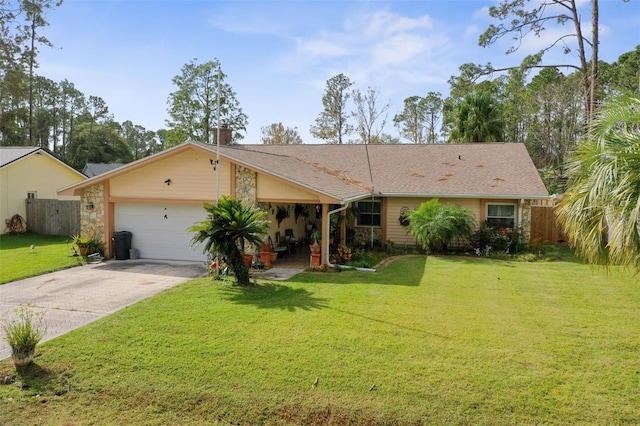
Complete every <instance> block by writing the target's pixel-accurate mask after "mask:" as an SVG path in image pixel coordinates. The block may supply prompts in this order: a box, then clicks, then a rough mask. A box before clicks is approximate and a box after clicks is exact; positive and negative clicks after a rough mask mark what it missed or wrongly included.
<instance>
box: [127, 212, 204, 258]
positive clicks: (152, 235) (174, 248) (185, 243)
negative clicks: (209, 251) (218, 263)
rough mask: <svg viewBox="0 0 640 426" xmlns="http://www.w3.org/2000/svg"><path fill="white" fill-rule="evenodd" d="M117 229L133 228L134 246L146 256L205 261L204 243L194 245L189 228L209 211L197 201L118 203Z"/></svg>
mask: <svg viewBox="0 0 640 426" xmlns="http://www.w3.org/2000/svg"><path fill="white" fill-rule="evenodd" d="M115 210H116V214H115V227H116V231H129V232H131V233H132V234H133V235H132V238H131V246H132V247H133V248H136V249H138V251H139V254H140V257H141V258H144V259H172V260H196V261H205V260H206V255H205V254H203V253H202V248H203V246H202V245H200V246H197V247H194V248H192V247H191V245H190V243H191V238H192V237H193V234H192V233H190V232H188V231H187V229H188V228H189V227H190V226H192V225H193V224H194V223H196V222H198V221H201V220H204V219H206V217H207V212H206V211H205V210H204V209H203V208H202V207H201V206H196V205H161V204H142V203H140V204H136V203H117V204H116V208H115Z"/></svg>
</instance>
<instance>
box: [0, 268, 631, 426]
mask: <svg viewBox="0 0 640 426" xmlns="http://www.w3.org/2000/svg"><path fill="white" fill-rule="evenodd" d="M638 324H640V285H639V283H638V278H637V277H634V276H633V275H632V274H630V273H624V272H622V271H619V270H616V269H613V270H609V271H608V273H607V272H605V271H600V270H597V269H592V268H590V267H589V266H585V265H582V264H580V263H579V262H577V261H576V260H575V259H573V258H569V259H568V260H565V261H559V262H552V263H543V262H539V263H515V262H506V261H499V260H491V259H484V258H472V257H446V258H440V257H429V258H428V259H427V258H425V257H407V258H402V259H400V260H397V261H395V262H392V263H390V264H388V266H386V267H385V268H384V269H383V270H381V271H378V272H376V273H367V272H355V271H350V272H342V273H325V274H323V273H305V274H300V275H298V276H296V277H294V278H293V279H292V280H291V281H289V282H285V283H274V282H264V283H261V285H260V286H258V287H257V288H252V289H249V290H241V289H237V288H234V287H222V286H221V284H220V283H213V282H212V281H211V280H209V279H206V278H201V279H196V280H193V281H190V282H188V283H186V284H184V285H181V286H179V287H176V288H174V289H171V290H168V291H166V292H163V293H161V294H160V295H158V296H156V297H154V298H152V299H148V300H145V301H143V302H141V303H138V304H136V305H135V306H132V307H130V308H127V309H125V310H123V311H120V312H118V313H116V314H114V315H111V316H109V317H106V318H104V319H102V320H99V321H97V322H95V323H92V324H90V325H88V326H86V327H84V328H82V329H80V330H76V331H74V332H71V333H68V334H66V335H64V336H62V337H59V338H57V339H55V340H53V341H50V342H47V343H45V344H44V345H43V346H42V347H41V348H40V350H39V356H37V357H36V364H35V365H33V366H32V367H30V368H28V369H26V370H24V371H21V372H19V374H18V375H17V377H16V382H15V383H14V384H11V385H6V386H1V387H0V401H1V406H2V409H1V410H0V424H48V425H91V424H100V425H109V424H113V425H120V424H123V425H124V424H145V425H166V424H172V425H186V424H225V425H226V424H243V425H245V424H247V425H249V424H251V425H254V424H293V425H300V424H322V423H329V424H389V425H399V424H408V425H416V424H576V423H579V424H637V422H638V419H640V363H639V360H638V353H639V351H640V336H639V332H638ZM12 374H15V373H14V371H13V369H12V367H11V366H10V364H9V361H7V360H5V361H3V362H1V363H0V377H4V376H5V375H12ZM316 378H317V384H316V385H315V386H314V382H315V381H316ZM374 385H375V387H374Z"/></svg>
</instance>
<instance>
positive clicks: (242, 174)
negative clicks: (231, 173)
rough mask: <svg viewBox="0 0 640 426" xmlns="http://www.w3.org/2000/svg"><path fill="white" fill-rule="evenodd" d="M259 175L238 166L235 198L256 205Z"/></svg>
mask: <svg viewBox="0 0 640 426" xmlns="http://www.w3.org/2000/svg"><path fill="white" fill-rule="evenodd" d="M257 182H258V173H256V172H254V171H253V170H250V169H247V168H245V167H242V166H236V194H235V197H236V198H237V199H238V200H240V201H242V202H243V203H245V204H250V205H254V206H255V205H256V202H257V200H256V198H257V196H256V186H257Z"/></svg>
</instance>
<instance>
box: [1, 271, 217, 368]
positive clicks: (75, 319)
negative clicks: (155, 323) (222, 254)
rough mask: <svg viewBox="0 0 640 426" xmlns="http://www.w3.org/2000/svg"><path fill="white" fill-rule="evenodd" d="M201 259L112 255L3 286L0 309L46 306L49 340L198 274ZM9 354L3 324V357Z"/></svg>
mask: <svg viewBox="0 0 640 426" xmlns="http://www.w3.org/2000/svg"><path fill="white" fill-rule="evenodd" d="M205 274H206V269H205V266H204V264H203V263H198V262H177V261H154V260H146V259H137V260H112V261H109V262H105V263H96V264H89V265H84V266H79V267H75V268H71V269H65V270H63V271H58V272H53V273H50V274H45V275H40V276H38V277H34V278H28V279H25V280H20V281H15V282H12V283H8V284H4V285H0V313H1V314H2V318H3V319H4V318H7V315H10V314H11V313H12V312H13V311H14V309H15V308H16V307H18V306H19V305H21V304H31V305H33V306H34V307H35V309H36V310H41V311H44V321H45V323H46V325H47V332H46V335H45V337H44V339H43V341H45V340H49V339H52V338H54V337H56V336H59V335H61V334H64V333H66V332H68V331H70V330H73V329H75V328H78V327H81V326H83V325H85V324H88V323H90V322H91V321H95V320H96V319H98V318H101V317H104V316H106V315H109V314H112V313H114V312H116V311H118V310H120V309H122V308H124V307H126V306H129V305H132V304H134V303H136V302H138V301H140V300H142V299H145V298H147V297H149V296H152V295H154V294H156V293H158V292H160V291H162V290H165V289H167V288H170V287H173V286H175V285H177V284H180V283H183V282H185V281H188V280H190V279H191V278H195V277H198V276H203V275H205ZM9 356H11V349H10V347H9V345H8V344H7V343H6V342H5V341H4V331H3V330H1V329H0V359H4V358H7V357H9Z"/></svg>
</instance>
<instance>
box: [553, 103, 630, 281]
mask: <svg viewBox="0 0 640 426" xmlns="http://www.w3.org/2000/svg"><path fill="white" fill-rule="evenodd" d="M566 174H567V177H568V182H567V188H569V189H568V190H567V192H565V194H564V197H563V199H562V201H561V202H560V203H559V206H558V208H557V217H558V223H559V225H560V227H561V228H562V229H563V230H564V232H565V233H566V235H567V236H568V238H569V240H570V242H571V244H572V245H573V246H575V248H576V251H577V253H578V254H579V255H581V256H583V257H585V258H586V259H587V261H589V262H590V263H593V264H604V265H616V264H620V265H634V266H635V267H636V269H640V99H639V98H633V97H626V96H621V97H618V98H616V99H614V100H612V101H611V102H608V103H605V104H604V105H602V106H601V107H600V108H599V109H598V113H597V114H596V116H595V118H594V119H593V120H592V122H591V124H590V126H589V129H588V132H587V135H586V138H585V140H584V141H583V142H582V143H581V144H580V145H579V146H578V147H577V148H576V150H575V151H574V152H573V154H572V155H571V156H570V158H569V160H568V161H567V163H566Z"/></svg>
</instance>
